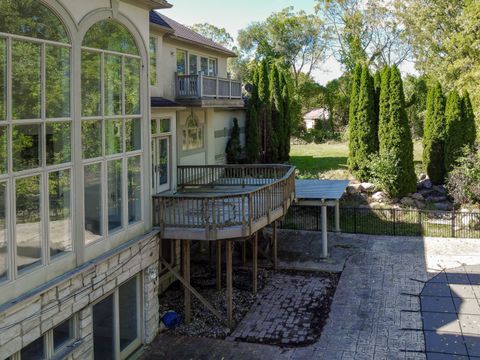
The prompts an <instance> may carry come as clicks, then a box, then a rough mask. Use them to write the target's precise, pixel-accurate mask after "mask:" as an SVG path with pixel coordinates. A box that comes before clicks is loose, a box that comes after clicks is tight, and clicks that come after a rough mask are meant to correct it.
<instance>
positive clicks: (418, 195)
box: [410, 192, 425, 201]
mask: <svg viewBox="0 0 480 360" xmlns="http://www.w3.org/2000/svg"><path fill="white" fill-rule="evenodd" d="M410 197H411V198H412V199H414V200H418V201H424V200H425V199H424V197H423V195H422V194H420V193H418V192H416V193H415V194H412V195H410Z"/></svg>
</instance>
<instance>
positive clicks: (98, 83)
mask: <svg viewBox="0 0 480 360" xmlns="http://www.w3.org/2000/svg"><path fill="white" fill-rule="evenodd" d="M101 73H102V71H101V55H100V54H99V53H93V52H88V51H84V50H83V51H82V115H83V116H100V115H101V94H102V75H101Z"/></svg>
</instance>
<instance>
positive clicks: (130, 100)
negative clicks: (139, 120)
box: [125, 58, 140, 115]
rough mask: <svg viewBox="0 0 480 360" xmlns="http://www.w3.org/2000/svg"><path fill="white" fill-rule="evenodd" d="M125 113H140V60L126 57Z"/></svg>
mask: <svg viewBox="0 0 480 360" xmlns="http://www.w3.org/2000/svg"><path fill="white" fill-rule="evenodd" d="M125 114H127V115H134V114H140V60H138V59H131V58H125Z"/></svg>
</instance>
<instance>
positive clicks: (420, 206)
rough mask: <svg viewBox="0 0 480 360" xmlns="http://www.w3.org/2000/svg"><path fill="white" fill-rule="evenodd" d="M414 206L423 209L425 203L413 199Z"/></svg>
mask: <svg viewBox="0 0 480 360" xmlns="http://www.w3.org/2000/svg"><path fill="white" fill-rule="evenodd" d="M415 207H416V208H417V209H420V210H423V209H425V203H424V202H423V201H418V200H415Z"/></svg>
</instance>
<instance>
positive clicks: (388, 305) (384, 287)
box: [148, 232, 480, 360]
mask: <svg viewBox="0 0 480 360" xmlns="http://www.w3.org/2000/svg"><path fill="white" fill-rule="evenodd" d="M303 237H304V235H302V233H299V232H298V233H294V232H292V233H290V234H289V241H292V242H294V241H297V244H298V247H299V251H301V248H302V246H303V243H302V238H303ZM318 241H321V240H320V234H319V237H318ZM352 242H354V243H355V253H354V255H352V256H350V257H349V258H348V260H347V261H346V262H345V268H344V271H343V272H342V275H341V278H340V281H339V284H338V287H337V290H336V293H335V297H334V300H333V303H332V307H331V312H330V315H329V318H328V320H327V323H326V324H325V327H324V329H323V332H322V335H321V337H320V339H319V341H317V342H316V343H314V344H313V345H310V346H306V347H301V348H295V349H287V350H283V352H282V350H281V348H279V347H273V346H266V345H257V344H247V343H239V342H235V341H227V340H225V341H221V340H207V339H198V338H197V339H185V338H180V339H177V342H176V343H175V344H176V345H175V350H174V349H173V347H172V339H171V337H169V336H168V335H160V336H159V337H158V338H157V339H156V340H155V342H154V344H153V350H152V353H151V354H154V353H155V351H156V350H158V349H161V351H162V357H148V358H149V359H157V358H158V359H159V358H162V359H164V358H166V359H173V358H174V359H179V360H181V359H203V358H208V359H222V358H223V359H244V358H251V359H256V358H259V354H262V352H263V351H264V353H263V355H261V358H262V359H269V358H272V359H277V358H278V359H292V360H293V359H316V360H319V359H328V360H334V359H342V360H344V359H355V360H361V359H369V360H370V359H388V360H391V359H425V358H426V353H425V341H424V334H423V324H422V317H421V315H422V313H421V308H420V293H421V291H422V289H423V287H424V284H425V283H426V282H427V281H428V280H430V279H431V278H432V277H433V276H434V275H436V274H437V273H438V272H440V271H442V270H444V269H448V268H456V267H459V266H461V265H475V264H480V240H475V239H471V240H468V239H441V238H425V239H421V238H408V237H386V236H384V237H372V236H364V235H339V236H330V247H331V251H333V250H334V249H335V247H340V248H343V246H344V244H345V243H346V244H352ZM281 246H282V245H281V242H280V247H281ZM305 261H308V259H305ZM300 265H301V264H300ZM427 342H428V339H427ZM212 346H213V348H212ZM205 348H209V349H217V350H218V351H217V350H212V352H210V353H209V352H208V351H207V352H206V354H208V355H209V356H208V357H202V356H205V355H202V354H205ZM179 349H180V350H179ZM262 349H264V350H262ZM172 354H174V356H171V355H172ZM277 355H278V356H277ZM438 358H439V357H438ZM447 358H449V359H450V358H452V357H451V356H450V355H449V357H447ZM429 359H435V358H434V357H429ZM442 359H443V358H442Z"/></svg>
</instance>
